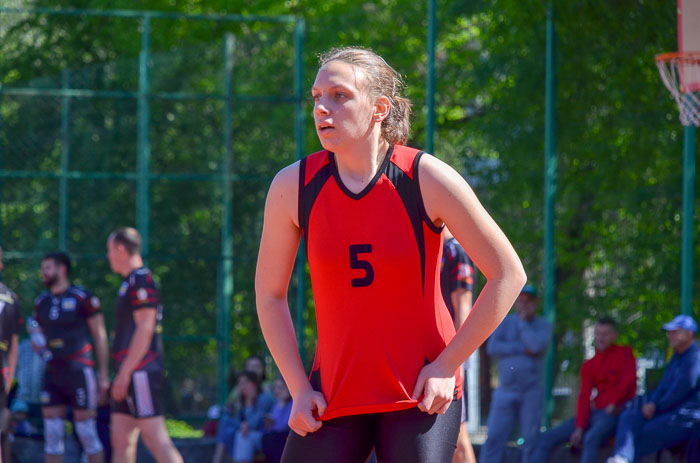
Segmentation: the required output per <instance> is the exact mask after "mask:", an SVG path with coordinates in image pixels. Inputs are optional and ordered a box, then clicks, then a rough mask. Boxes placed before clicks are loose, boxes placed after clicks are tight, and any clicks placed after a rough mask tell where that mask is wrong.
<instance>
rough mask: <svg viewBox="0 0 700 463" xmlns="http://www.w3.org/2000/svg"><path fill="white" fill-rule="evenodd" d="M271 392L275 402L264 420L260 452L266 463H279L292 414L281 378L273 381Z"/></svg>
mask: <svg viewBox="0 0 700 463" xmlns="http://www.w3.org/2000/svg"><path fill="white" fill-rule="evenodd" d="M273 392H274V394H275V399H277V402H276V403H275V405H274V406H273V407H272V410H271V411H270V414H269V415H267V417H266V418H265V432H264V434H263V437H262V451H263V453H264V454H265V460H266V461H267V463H279V462H280V461H281V460H282V452H283V451H284V444H285V443H286V441H287V436H288V435H289V415H290V414H291V412H292V397H291V395H290V394H289V389H288V388H287V385H286V384H285V382H284V379H282V377H281V376H280V377H278V378H277V379H276V380H275V384H274V388H273Z"/></svg>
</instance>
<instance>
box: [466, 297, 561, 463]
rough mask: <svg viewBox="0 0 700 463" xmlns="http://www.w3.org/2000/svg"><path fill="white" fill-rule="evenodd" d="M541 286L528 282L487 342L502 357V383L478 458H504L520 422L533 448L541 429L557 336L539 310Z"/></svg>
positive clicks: (495, 462) (483, 462) (489, 461)
mask: <svg viewBox="0 0 700 463" xmlns="http://www.w3.org/2000/svg"><path fill="white" fill-rule="evenodd" d="M537 305H538V298H537V289H536V288H535V287H534V286H532V285H525V286H524V287H523V289H522V290H521V291H520V295H519V296H518V299H517V300H516V301H515V312H516V313H514V314H510V315H508V316H507V317H506V318H505V319H504V320H503V322H502V323H501V324H500V325H499V326H498V328H496V331H494V333H493V334H492V335H491V337H490V338H489V340H488V343H487V344H486V353H488V354H489V355H490V356H491V357H495V358H497V359H498V377H499V385H498V388H497V389H496V390H495V391H494V392H493V399H492V401H491V410H490V412H489V418H488V422H487V424H488V437H487V439H486V442H485V443H484V445H483V447H482V448H481V451H480V452H479V459H478V460H479V463H501V462H502V461H503V455H504V453H505V448H506V444H507V443H508V438H509V437H510V435H511V432H512V431H513V426H514V425H515V423H518V425H519V427H520V428H519V429H520V435H521V436H522V437H523V439H524V440H525V443H524V448H523V450H524V451H528V449H529V448H530V446H531V445H532V442H533V440H534V438H535V436H536V435H537V433H538V431H539V429H540V422H541V420H542V408H543V407H542V404H543V400H544V358H545V354H546V353H547V347H548V346H549V342H550V340H551V338H552V324H551V323H549V322H548V321H547V320H545V319H544V318H542V317H539V316H537V315H535V312H536V311H537Z"/></svg>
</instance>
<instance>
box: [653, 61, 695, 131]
mask: <svg viewBox="0 0 700 463" xmlns="http://www.w3.org/2000/svg"><path fill="white" fill-rule="evenodd" d="M655 61H656V67H658V68H659V74H661V79H662V80H663V81H664V85H666V88H667V89H668V90H669V91H670V92H671V94H672V95H673V98H675V99H676V103H677V104H678V110H679V111H680V119H681V124H683V125H695V126H696V127H698V126H700V52H692V53H663V54H660V55H656V58H655Z"/></svg>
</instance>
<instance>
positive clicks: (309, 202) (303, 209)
mask: <svg viewBox="0 0 700 463" xmlns="http://www.w3.org/2000/svg"><path fill="white" fill-rule="evenodd" d="M305 175H306V158H304V159H302V160H301V162H300V163H299V227H300V228H301V233H302V236H303V237H304V241H305V243H306V247H307V248H308V243H309V217H310V216H311V208H312V207H313V205H314V203H315V202H316V198H318V194H319V193H320V192H321V188H323V185H325V184H326V182H327V181H328V179H329V178H330V177H331V166H330V164H326V165H325V166H323V167H321V169H319V171H318V172H317V173H316V175H314V177H313V178H312V179H311V181H310V182H309V184H308V185H306V186H304V183H306V178H305ZM307 251H308V249H307Z"/></svg>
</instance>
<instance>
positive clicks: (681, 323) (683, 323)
mask: <svg viewBox="0 0 700 463" xmlns="http://www.w3.org/2000/svg"><path fill="white" fill-rule="evenodd" d="M663 329H664V330H666V331H673V330H686V331H692V332H693V333H697V332H698V324H697V323H695V320H693V318H692V317H690V316H688V315H678V316H676V318H674V319H673V320H671V321H670V322H668V323H664V324H663Z"/></svg>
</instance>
